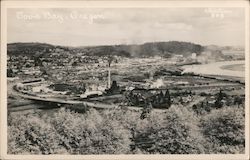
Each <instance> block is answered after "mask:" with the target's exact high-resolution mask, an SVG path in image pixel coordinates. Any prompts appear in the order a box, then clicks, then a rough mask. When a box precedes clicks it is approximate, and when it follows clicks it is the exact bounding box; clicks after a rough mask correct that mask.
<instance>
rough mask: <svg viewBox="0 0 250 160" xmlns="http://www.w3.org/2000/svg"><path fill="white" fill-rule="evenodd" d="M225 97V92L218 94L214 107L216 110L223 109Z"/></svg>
mask: <svg viewBox="0 0 250 160" xmlns="http://www.w3.org/2000/svg"><path fill="white" fill-rule="evenodd" d="M224 96H225V95H224V94H223V92H222V91H221V90H220V92H219V93H218V94H217V97H216V100H215V102H214V107H215V108H221V107H223V103H222V101H221V100H222V99H223V97H224Z"/></svg>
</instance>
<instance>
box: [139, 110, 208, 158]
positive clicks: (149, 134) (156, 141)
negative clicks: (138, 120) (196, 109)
mask: <svg viewBox="0 0 250 160" xmlns="http://www.w3.org/2000/svg"><path fill="white" fill-rule="evenodd" d="M147 120H148V121H147V123H146V124H147V125H148V126H147V127H145V128H144V129H143V130H141V131H140V132H139V133H138V134H137V135H136V138H135V142H136V145H137V147H138V148H139V149H140V150H141V151H143V152H146V153H152V154H197V153H204V148H203V146H202V145H201V144H202V143H203V139H202V137H201V134H200V132H199V130H198V119H196V118H195V116H194V115H193V113H192V112H190V111H188V110H187V109H186V108H183V107H178V106H175V107H170V109H169V110H168V111H167V112H165V113H164V114H163V113H162V114H161V113H155V112H152V113H151V115H150V117H148V119H147Z"/></svg>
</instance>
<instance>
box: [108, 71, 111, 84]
mask: <svg viewBox="0 0 250 160" xmlns="http://www.w3.org/2000/svg"><path fill="white" fill-rule="evenodd" d="M110 76H111V75H110V67H109V69H108V88H110V87H111V77H110Z"/></svg>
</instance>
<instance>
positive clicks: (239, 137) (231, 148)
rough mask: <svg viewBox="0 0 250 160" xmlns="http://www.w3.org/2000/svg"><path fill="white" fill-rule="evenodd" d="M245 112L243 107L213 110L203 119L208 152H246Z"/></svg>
mask: <svg viewBox="0 0 250 160" xmlns="http://www.w3.org/2000/svg"><path fill="white" fill-rule="evenodd" d="M244 117H245V112H244V109H243V108H237V107H224V108H221V109H218V110H212V111H211V112H210V113H209V114H207V115H206V116H204V117H203V118H202V119H201V128H202V133H203V134H204V136H205V138H206V140H207V143H206V144H205V146H206V147H207V152H208V153H224V154H226V153H234V154H235V153H244V149H245V118H244Z"/></svg>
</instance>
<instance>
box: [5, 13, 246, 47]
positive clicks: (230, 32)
mask: <svg viewBox="0 0 250 160" xmlns="http://www.w3.org/2000/svg"><path fill="white" fill-rule="evenodd" d="M21 12H22V14H23V15H22V16H23V17H22V16H21V17H17V13H21ZM213 12H214V13H213ZM217 12H220V13H223V17H221V16H220V14H218V15H219V16H217V17H216V16H212V15H213V14H215V13H217ZM37 17H40V18H37ZM244 35H245V33H244V10H243V9H242V8H226V9H223V8H222V9H220V8H212V9H207V8H74V9H69V8H64V9H59V8H56V9H52V8H50V9H41V8H40V9H39V8H38V9H34V8H33V9H8V41H9V42H17V41H26V42H27V41H41V42H47V43H53V44H60V45H102V44H119V43H124V41H125V42H128V43H129V42H131V43H132V42H138V43H142V42H146V41H168V40H181V41H192V42H196V43H202V44H217V45H239V44H240V45H244ZM218 36H220V37H218ZM224 36H226V37H227V39H222V37H224ZM218 39H219V40H220V41H218Z"/></svg>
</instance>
